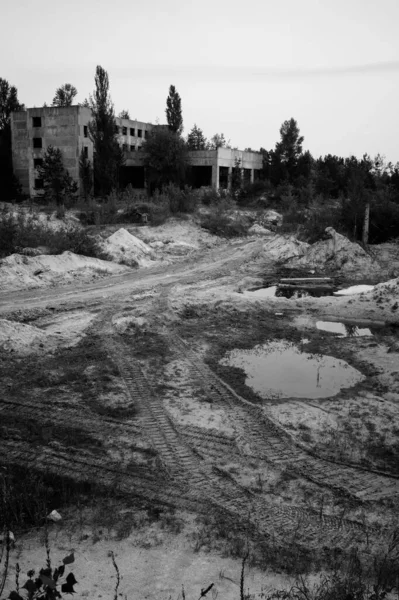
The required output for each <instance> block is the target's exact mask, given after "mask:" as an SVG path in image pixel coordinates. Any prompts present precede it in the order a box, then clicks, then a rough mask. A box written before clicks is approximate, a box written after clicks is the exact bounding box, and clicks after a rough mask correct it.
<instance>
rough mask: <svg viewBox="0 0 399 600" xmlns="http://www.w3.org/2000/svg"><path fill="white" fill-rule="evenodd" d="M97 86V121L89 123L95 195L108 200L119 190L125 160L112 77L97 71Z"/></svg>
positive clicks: (93, 98) (94, 100) (94, 104)
mask: <svg viewBox="0 0 399 600" xmlns="http://www.w3.org/2000/svg"><path fill="white" fill-rule="evenodd" d="M95 86H96V88H95V90H94V94H93V96H90V108H91V111H92V116H93V119H92V121H90V123H89V135H90V138H91V140H92V142H93V152H94V160H93V162H94V165H93V167H94V193H95V194H99V195H101V196H105V195H107V194H109V193H110V191H111V190H112V189H113V188H117V187H118V186H119V171H120V168H121V167H122V166H123V164H124V157H123V151H122V148H121V147H120V145H119V143H118V138H117V129H116V122H115V113H114V106H113V103H112V101H111V98H110V95H109V79H108V73H107V72H106V71H105V70H104V69H103V68H102V67H101V66H97V69H96V75H95Z"/></svg>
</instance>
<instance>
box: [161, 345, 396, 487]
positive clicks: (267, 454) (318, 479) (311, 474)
mask: <svg viewBox="0 0 399 600" xmlns="http://www.w3.org/2000/svg"><path fill="white" fill-rule="evenodd" d="M168 337H169V343H170V345H171V347H172V348H173V349H174V351H175V353H176V355H177V357H178V358H179V359H180V360H184V361H185V362H186V363H187V362H189V370H190V372H191V376H192V378H196V379H197V380H199V381H201V385H202V387H204V388H205V389H206V390H207V393H208V396H210V397H211V398H212V400H213V401H214V402H219V403H222V404H225V405H226V404H227V405H228V406H229V408H230V410H231V411H232V412H233V414H234V420H235V422H236V423H238V424H239V425H241V427H242V430H243V433H244V435H245V440H246V441H247V442H249V445H250V447H251V449H252V452H253V454H254V456H255V457H259V458H263V459H265V460H268V461H270V462H272V463H273V464H276V465H277V466H281V467H284V468H286V469H288V470H292V471H294V472H296V473H299V474H300V475H302V476H303V477H305V478H307V479H309V480H310V481H313V482H314V483H318V484H321V485H324V486H327V487H330V488H332V489H339V490H342V489H344V490H345V491H346V492H349V493H350V494H352V495H354V496H356V497H358V498H361V499H367V498H370V499H371V498H373V499H377V498H381V497H384V496H389V495H391V494H392V493H399V482H398V481H397V479H394V478H391V477H388V476H383V475H379V474H376V473H375V472H369V471H366V470H363V469H356V467H352V466H345V465H337V464H335V463H331V462H329V461H326V460H323V459H322V458H316V457H314V456H312V455H310V454H308V453H307V452H306V451H305V450H302V449H300V448H298V446H296V445H295V444H294V443H293V441H292V440H291V438H289V436H288V435H287V434H285V432H283V431H282V430H281V429H279V428H278V427H277V426H276V425H275V424H274V423H273V422H272V421H270V419H268V418H267V416H266V415H264V414H263V412H262V411H261V409H260V408H259V407H257V406H255V405H253V404H251V403H250V402H248V401H246V400H245V399H244V398H241V397H240V396H239V395H238V394H237V393H236V392H234V391H233V390H232V389H231V388H230V386H228V385H227V384H225V383H224V382H223V381H222V380H221V379H220V378H219V377H218V376H217V375H216V374H215V373H214V372H213V371H212V370H211V369H210V368H209V367H208V365H206V364H205V363H204V362H203V361H202V359H201V357H200V356H199V355H198V354H197V353H196V352H194V351H193V350H192V349H191V348H190V347H189V346H188V345H187V344H186V343H185V342H184V341H183V340H182V339H181V338H180V337H178V336H177V335H172V334H168ZM244 407H245V410H244Z"/></svg>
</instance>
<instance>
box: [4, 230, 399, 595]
mask: <svg viewBox="0 0 399 600" xmlns="http://www.w3.org/2000/svg"><path fill="white" fill-rule="evenodd" d="M125 229H126V231H127V232H128V233H130V234H131V235H134V236H136V237H137V238H139V239H140V240H141V241H142V242H143V243H144V244H146V245H147V246H149V247H150V248H151V253H153V254H151V256H152V258H151V261H149V262H148V263H146V264H145V266H143V267H141V268H138V269H137V268H135V269H132V268H129V267H124V266H122V267H120V265H118V268H122V272H119V273H114V274H113V275H106V274H102V276H101V279H95V280H94V279H78V280H77V283H76V284H74V285H73V286H70V285H69V286H67V287H65V286H64V285H63V283H65V282H66V280H70V276H69V275H68V276H66V278H65V281H62V277H60V275H59V273H58V275H57V280H56V282H55V283H54V281H52V282H51V284H50V283H49V284H48V285H45V284H43V285H41V286H40V287H37V288H35V289H29V287H30V285H26V286H25V287H22V286H21V285H18V283H17V284H16V285H15V287H14V288H12V286H11V284H10V283H8V284H7V287H5V288H2V292H1V293H0V373H1V381H2V386H3V392H4V393H3V394H2V395H1V400H0V449H1V456H2V459H1V463H2V464H3V465H4V466H5V467H7V468H8V470H9V472H12V471H13V469H16V468H20V469H21V468H22V469H25V470H26V471H27V472H31V473H34V474H38V476H39V475H40V474H41V475H42V476H45V477H46V478H47V479H46V481H47V480H49V481H51V480H52V478H54V483H53V488H54V489H56V487H57V485H58V483H56V482H59V481H60V480H63V481H68V482H74V483H73V485H77V484H83V483H84V484H85V485H86V486H88V488H90V489H92V488H93V486H94V485H95V486H96V487H95V489H96V492H95V493H93V494H92V495H91V496H90V499H89V500H88V499H87V497H86V496H84V497H81V496H80V495H79V494H78V495H76V494H72V495H70V496H68V500H66V499H65V498H63V500H62V501H61V495H57V494H55V495H53V496H52V497H51V498H50V499H49V501H48V503H47V507H46V510H48V511H50V510H53V509H56V510H58V511H59V512H60V513H62V515H63V519H62V520H61V521H60V522H59V523H57V524H53V525H51V526H50V547H51V552H52V555H53V556H54V559H53V560H54V561H55V562H56V561H57V560H59V559H62V556H63V555H64V554H67V553H69V552H70V551H71V550H72V549H73V550H74V551H75V554H76V565H75V566H73V571H74V573H75V576H76V578H77V580H78V585H77V586H76V589H77V591H78V595H80V596H81V597H96V598H97V597H98V598H101V597H104V596H106V597H109V596H110V594H111V593H112V590H113V589H114V587H115V582H116V576H115V570H114V567H113V566H112V561H111V555H110V552H111V551H112V552H114V553H115V559H116V562H117V564H118V566H119V569H120V572H121V574H122V580H121V583H120V589H119V592H120V593H121V594H122V595H123V596H124V595H126V596H127V597H128V598H130V597H135V596H137V595H138V594H139V593H140V594H141V596H142V597H145V598H154V599H155V598H173V599H175V598H178V597H182V588H181V586H182V585H184V588H185V590H186V593H187V594H188V596H190V597H192V596H193V595H194V594H198V596H199V594H200V592H201V588H205V587H207V586H208V585H209V584H210V583H214V584H215V587H214V590H213V591H212V598H213V600H215V599H216V597H217V595H219V596H220V597H223V598H233V597H234V598H235V597H238V595H239V581H240V573H241V557H242V556H243V555H245V552H246V549H247V548H249V549H250V556H251V559H250V560H249V562H248V565H247V567H246V568H247V571H246V579H245V581H246V585H247V586H248V589H249V590H250V592H251V594H253V595H254V596H253V597H256V598H257V597H264V595H263V596H262V594H265V591H266V590H268V589H270V588H274V587H280V588H281V587H285V588H286V587H289V586H290V585H291V584H292V581H293V577H294V575H295V573H298V572H304V571H311V573H312V577H314V576H315V575H314V574H315V573H317V572H321V571H323V569H325V568H326V567H327V566H328V565H331V560H332V557H333V556H336V553H337V552H338V551H339V553H340V555H342V556H344V555H345V553H346V552H348V551H350V549H354V548H357V549H358V550H359V549H360V550H359V551H360V552H363V551H364V556H368V557H370V556H373V555H381V553H382V552H383V551H384V548H385V546H386V544H387V543H388V541H389V536H390V533H389V532H392V531H393V528H394V527H396V525H397V519H398V513H399V466H398V465H399V428H398V423H399V354H398V350H399V347H398V341H399V340H398V326H399V309H398V301H399V280H398V279H397V278H395V277H392V273H390V274H389V272H388V270H387V269H386V268H385V267H384V268H382V269H381V273H380V274H378V275H375V274H374V275H373V277H374V279H373V281H372V283H373V285H375V287H374V289H373V290H371V291H370V292H366V293H363V294H359V295H356V296H346V297H334V296H326V297H321V298H316V297H306V298H296V299H294V298H291V299H287V298H282V297H274V296H271V297H266V298H259V297H258V296H256V295H253V296H251V294H250V293H247V290H250V289H252V288H254V287H261V286H267V285H273V284H275V283H276V282H278V280H279V278H280V277H281V276H287V274H286V270H285V269H284V266H283V265H281V264H280V263H279V261H278V248H279V247H281V248H282V252H283V254H284V257H287V256H288V255H290V254H291V255H292V256H296V255H298V254H297V253H298V247H299V246H298V244H297V242H295V240H293V239H291V238H289V237H285V238H282V237H281V236H275V235H273V234H271V235H270V236H266V237H265V236H259V235H254V236H251V237H248V238H244V239H238V240H234V241H222V240H221V239H220V238H214V237H213V236H210V235H209V234H208V233H206V232H204V231H202V230H200V229H199V228H198V226H197V225H196V224H195V222H193V221H191V220H190V221H177V220H175V221H171V222H170V223H166V224H165V225H162V226H161V227H159V228H150V227H131V226H126V228H125ZM114 233H115V228H112V227H110V228H109V229H107V230H106V231H104V232H103V236H104V239H105V238H107V237H108V236H110V235H111V234H114ZM123 236H124V237H123V239H124V240H126V239H128V238H127V237H126V234H125V233H124V234H123ZM114 239H116V238H114ZM161 244H162V245H161ZM394 250H395V249H394V248H393V249H392V252H393V251H394ZM300 251H301V250H300ZM387 251H388V250H386V249H385V251H384V252H385V253H386V252H387ZM395 251H396V250H395ZM295 253H296V254H295ZM377 254H378V252H377V251H376V253H375V255H377ZM384 256H385V254H384ZM109 264H110V265H113V266H116V265H115V264H114V263H109ZM111 268H112V267H111ZM299 275H302V276H305V277H306V276H310V275H309V272H307V271H306V269H305V270H302V271H300V272H298V271H295V276H299ZM329 275H331V276H332V277H333V279H334V281H335V282H336V283H337V285H339V286H340V287H344V286H345V285H347V286H349V285H351V284H352V283H353V280H352V279H351V278H348V276H347V275H343V274H342V273H340V272H338V273H318V272H316V274H313V275H312V276H329ZM389 275H391V276H389ZM0 278H1V272H0ZM366 280H367V282H368V283H370V280H369V278H367V277H366V275H365V276H364V282H366ZM6 281H7V282H10V281H11V275H10V267H9V266H7V271H6ZM357 281H358V282H359V281H360V282H361V278H358V280H357ZM244 292H245V293H244ZM326 321H327V322H332V323H334V322H340V323H344V324H346V329H345V331H348V335H346V334H345V335H343V334H340V333H334V332H333V331H331V330H323V329H322V328H320V327H321V325H320V324H321V323H322V322H326ZM359 328H364V329H368V330H369V334H367V335H356V333H358V331H359ZM271 342H273V343H275V342H279V343H280V342H281V343H287V344H291V346H292V347H295V348H297V349H298V352H299V353H300V354H301V355H302V356H305V355H306V356H309V357H310V358H314V357H322V356H324V357H331V359H335V361H336V362H335V363H334V364H338V362H337V361H340V364H341V365H343V368H347V369H348V368H349V367H350V368H352V369H356V371H357V372H358V373H359V375H360V376H359V380H358V382H357V383H356V384H354V385H351V386H349V387H342V388H341V389H338V390H337V393H335V394H334V395H332V396H327V397H314V396H312V397H306V394H305V396H304V395H303V394H302V395H299V394H296V393H292V394H291V395H289V394H288V395H287V394H281V393H279V392H278V390H276V391H275V392H273V393H270V392H267V393H266V392H265V393H261V392H259V391H257V388H256V387H254V385H253V384H252V379H251V377H252V376H251V375H250V374H249V373H248V372H246V371H245V370H244V369H243V368H240V367H238V366H229V365H228V364H226V361H225V360H224V359H226V357H227V356H229V353H231V352H233V351H234V352H241V353H247V354H248V353H249V352H252V351H253V349H254V348H256V349H257V352H258V354H259V355H261V354H262V352H264V351H265V352H267V349H268V348H270V343H271ZM268 344H269V346H268ZM345 365H346V366H345ZM289 368H290V366H289V364H288V366H287V369H289ZM260 371H262V367H260ZM269 375H271V374H269ZM260 376H263V377H265V378H266V381H267V376H268V373H267V371H266V372H265V373H264V374H262V372H260ZM287 377H288V373H287ZM314 377H315V381H316V377H317V374H316V371H315V375H314ZM269 379H271V377H270V376H269ZM319 383H320V382H319V379H317V386H318V385H319ZM317 386H316V387H317ZM316 395H317V394H316ZM60 478H61V479H60ZM68 485H69V484H68ZM71 485H72V483H71ZM73 485H72V487H73ZM63 489H64V488H63ZM93 489H94V488H93ZM106 502H108V504H104V503H106ZM24 529H25V527H22V526H21V528H20V531H16V532H15V535H16V547H15V549H14V550H13V551H12V553H11V563H10V564H11V570H10V577H9V579H8V582H7V586H6V590H10V589H12V587H13V575H12V573H13V565H14V564H15V563H16V562H19V563H20V564H21V566H22V569H23V572H26V571H27V570H28V569H29V568H31V567H34V568H36V569H37V568H39V567H40V566H42V564H43V565H44V562H45V558H46V554H45V548H44V546H43V539H42V536H43V528H41V529H40V528H39V529H37V530H32V531H30V532H25V530H24Z"/></svg>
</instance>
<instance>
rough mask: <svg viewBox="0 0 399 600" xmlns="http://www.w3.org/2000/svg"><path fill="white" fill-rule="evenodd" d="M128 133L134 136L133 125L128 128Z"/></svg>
mask: <svg viewBox="0 0 399 600" xmlns="http://www.w3.org/2000/svg"><path fill="white" fill-rule="evenodd" d="M130 135H132V136H133V137H134V135H135V133H134V127H131V128H130Z"/></svg>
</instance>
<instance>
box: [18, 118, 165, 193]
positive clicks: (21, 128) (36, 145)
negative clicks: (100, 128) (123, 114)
mask: <svg viewBox="0 0 399 600" xmlns="http://www.w3.org/2000/svg"><path fill="white" fill-rule="evenodd" d="M91 118H92V114H91V110H90V109H89V108H87V107H85V106H63V107H57V106H44V107H41V108H28V109H27V110H23V111H18V112H13V113H11V135H12V159H13V167H14V173H15V175H16V177H17V178H18V180H19V182H20V184H21V186H22V191H23V193H24V194H28V195H29V196H32V197H33V196H37V195H40V193H41V190H42V189H43V181H42V180H41V179H40V177H39V174H38V171H37V167H38V166H40V165H41V164H42V162H43V155H44V153H45V151H46V149H47V148H48V147H49V146H54V147H56V148H59V149H60V150H61V152H62V157H63V163H64V166H65V167H66V168H67V169H68V171H69V173H70V174H71V176H72V177H73V179H74V180H75V181H76V182H77V183H78V184H79V185H80V177H79V160H80V156H81V152H82V151H83V152H84V154H85V156H86V157H87V158H88V159H89V160H90V161H91V162H93V142H92V141H91V139H90V136H89V122H90V120H91ZM115 120H116V125H117V130H118V131H117V134H118V139H119V143H120V144H121V145H122V146H123V148H124V150H125V157H126V167H124V169H123V171H124V172H123V173H122V174H121V179H122V181H123V182H126V184H127V183H129V182H130V183H132V184H136V185H134V187H144V168H143V164H142V163H143V161H142V158H141V156H140V151H141V148H142V144H143V142H144V141H145V140H146V138H147V137H148V133H149V131H150V130H151V128H152V127H153V125H151V123H143V122H141V121H137V120H135V121H133V120H131V119H121V118H119V117H118V118H116V119H115Z"/></svg>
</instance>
